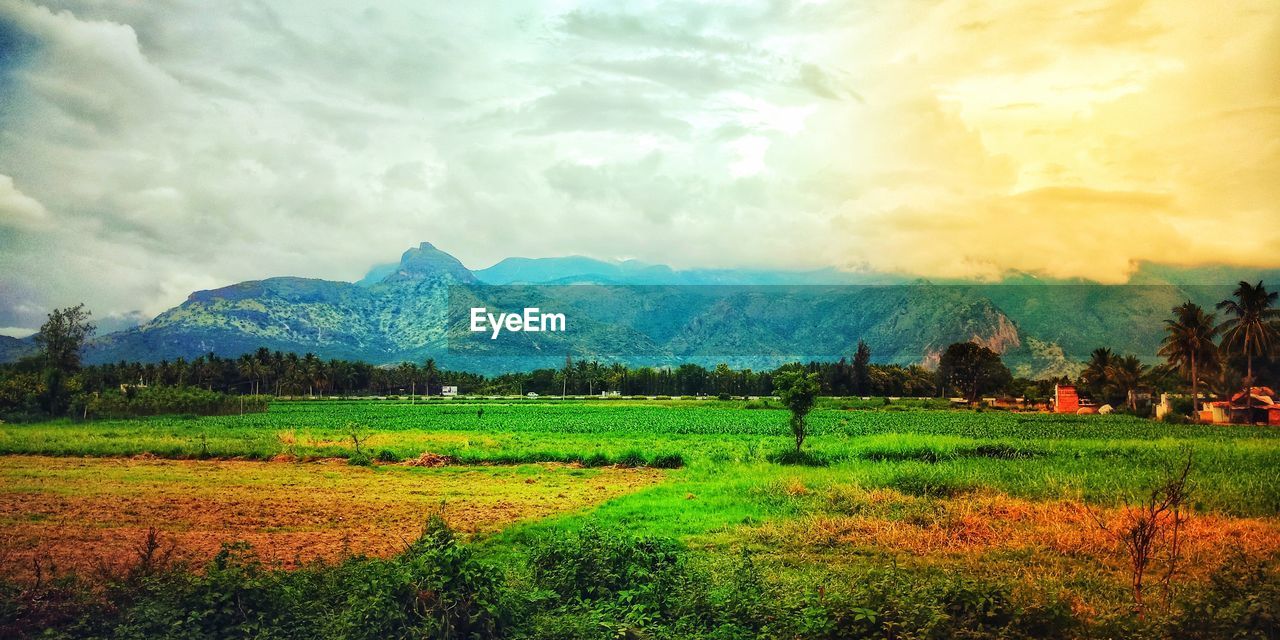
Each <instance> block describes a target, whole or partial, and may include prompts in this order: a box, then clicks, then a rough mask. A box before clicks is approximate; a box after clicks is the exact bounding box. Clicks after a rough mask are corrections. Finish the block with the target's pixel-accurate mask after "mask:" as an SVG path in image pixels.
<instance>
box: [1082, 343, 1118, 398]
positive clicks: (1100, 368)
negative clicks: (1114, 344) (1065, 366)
mask: <svg viewBox="0 0 1280 640" xmlns="http://www.w3.org/2000/svg"><path fill="white" fill-rule="evenodd" d="M1115 359H1116V355H1115V354H1114V353H1111V350H1110V349H1107V348H1105V347H1099V348H1097V349H1094V350H1093V353H1091V354H1089V363H1088V364H1087V365H1086V366H1085V368H1084V371H1081V372H1080V379H1081V381H1082V382H1084V383H1085V386H1087V387H1088V388H1089V390H1090V391H1091V392H1093V393H1104V392H1105V390H1106V389H1107V387H1109V386H1110V381H1109V380H1108V379H1107V369H1108V368H1110V367H1111V365H1112V364H1113V363H1114V362H1115Z"/></svg>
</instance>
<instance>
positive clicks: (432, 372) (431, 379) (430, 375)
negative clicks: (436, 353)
mask: <svg viewBox="0 0 1280 640" xmlns="http://www.w3.org/2000/svg"><path fill="white" fill-rule="evenodd" d="M422 375H424V376H426V378H427V393H426V395H427V396H430V395H431V386H432V385H434V384H435V383H436V378H437V377H439V375H440V367H438V366H436V359H435V358H427V362H426V365H425V366H424V367H422Z"/></svg>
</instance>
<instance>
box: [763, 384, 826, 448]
mask: <svg viewBox="0 0 1280 640" xmlns="http://www.w3.org/2000/svg"><path fill="white" fill-rule="evenodd" d="M773 382H774V386H775V388H776V389H777V391H778V397H779V398H782V404H784V405H786V406H787V408H788V409H790V410H791V434H792V435H793V436H795V438H796V453H799V452H800V447H801V446H802V445H804V438H805V435H806V434H807V433H808V425H807V424H806V422H805V417H806V416H808V415H809V412H810V411H812V410H813V405H814V403H816V402H817V401H818V392H819V391H820V390H821V388H822V382H821V378H820V376H819V374H817V373H805V372H804V371H799V370H788V371H781V372H779V373H778V374H777V375H776V376H774V378H773Z"/></svg>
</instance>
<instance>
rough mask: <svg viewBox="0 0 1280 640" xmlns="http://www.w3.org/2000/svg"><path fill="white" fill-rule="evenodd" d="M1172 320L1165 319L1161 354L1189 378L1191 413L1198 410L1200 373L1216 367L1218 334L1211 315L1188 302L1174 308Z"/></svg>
mask: <svg viewBox="0 0 1280 640" xmlns="http://www.w3.org/2000/svg"><path fill="white" fill-rule="evenodd" d="M1173 315H1174V318H1173V319H1172V320H1165V321H1164V325H1165V331H1166V332H1167V333H1168V335H1166V336H1165V338H1164V342H1162V343H1161V345H1160V355H1162V356H1164V357H1165V359H1166V360H1168V361H1169V364H1170V365H1172V366H1174V367H1177V369H1178V371H1179V372H1181V373H1182V374H1183V375H1186V376H1189V377H1190V379H1191V410H1192V412H1193V413H1197V415H1198V412H1199V411H1200V372H1201V371H1202V370H1209V368H1211V367H1213V366H1214V365H1216V364H1217V356H1218V349H1217V347H1216V346H1215V345H1214V343H1213V340H1214V338H1215V337H1217V335H1218V328H1217V327H1216V326H1215V325H1214V317H1213V314H1210V313H1205V311H1204V309H1202V308H1201V307H1200V305H1198V304H1194V303H1192V302H1191V301H1190V300H1188V301H1186V302H1184V303H1182V304H1181V305H1178V306H1176V307H1174V308H1173Z"/></svg>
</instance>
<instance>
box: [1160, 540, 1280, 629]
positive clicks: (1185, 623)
mask: <svg viewBox="0 0 1280 640" xmlns="http://www.w3.org/2000/svg"><path fill="white" fill-rule="evenodd" d="M1278 631H1280V570H1278V567H1277V566H1276V564H1275V561H1272V560H1261V561H1259V560H1258V559H1257V558H1251V557H1248V556H1245V555H1244V554H1243V553H1240V552H1237V553H1236V554H1235V556H1234V557H1232V558H1231V559H1229V560H1227V562H1226V563H1224V565H1223V566H1222V567H1220V568H1219V569H1218V570H1217V571H1215V572H1214V574H1213V576H1212V577H1211V578H1210V584H1209V588H1208V589H1207V590H1205V591H1203V592H1201V593H1199V594H1198V595H1197V596H1196V597H1194V598H1191V599H1189V600H1187V601H1186V602H1184V603H1183V606H1182V611H1181V613H1180V614H1179V615H1178V616H1176V617H1175V618H1174V619H1173V620H1172V621H1171V624H1170V625H1169V627H1168V629H1167V633H1168V635H1169V637H1170V638H1187V639H1196V640H1199V639H1201V638H1204V639H1206V640H1207V639H1208V638H1275V637H1277V632H1278Z"/></svg>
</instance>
